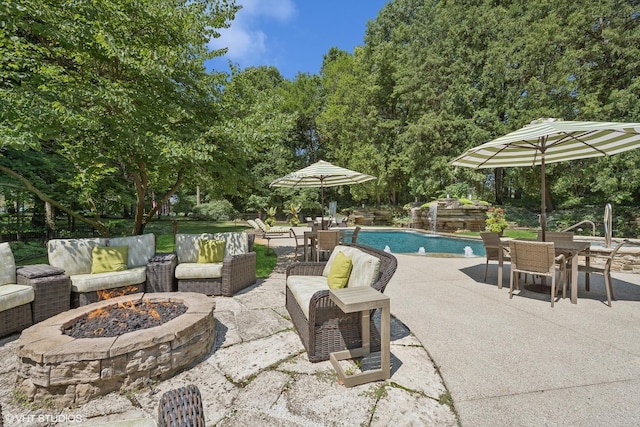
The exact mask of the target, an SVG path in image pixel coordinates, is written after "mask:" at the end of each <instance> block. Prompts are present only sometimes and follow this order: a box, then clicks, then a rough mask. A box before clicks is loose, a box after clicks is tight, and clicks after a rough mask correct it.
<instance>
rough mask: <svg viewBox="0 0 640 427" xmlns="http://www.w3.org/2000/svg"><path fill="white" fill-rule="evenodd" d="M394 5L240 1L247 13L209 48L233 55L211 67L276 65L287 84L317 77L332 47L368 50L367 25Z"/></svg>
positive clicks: (380, 1) (379, 1) (346, 0)
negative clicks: (300, 74)
mask: <svg viewBox="0 0 640 427" xmlns="http://www.w3.org/2000/svg"><path fill="white" fill-rule="evenodd" d="M388 1H390V0H237V1H236V3H237V4H239V5H242V6H243V9H242V10H240V11H239V12H238V13H237V14H236V19H235V20H234V21H233V22H232V23H231V27H230V28H228V29H223V30H221V31H220V33H221V34H222V36H221V37H220V38H218V39H215V40H212V42H211V43H210V46H211V47H212V48H215V49H218V48H221V47H228V48H229V51H228V53H227V54H226V55H225V56H223V57H218V58H215V59H213V60H211V61H209V62H208V63H207V66H208V68H213V69H216V70H218V71H229V66H228V64H229V61H231V62H233V63H235V64H237V65H239V66H240V68H246V67H249V66H258V65H271V66H274V67H276V68H278V70H280V73H281V74H282V75H283V76H284V77H285V78H287V79H290V80H293V79H294V78H295V76H296V75H297V74H298V72H303V73H310V74H318V73H319V72H320V66H321V65H322V57H323V55H324V54H326V53H327V52H328V51H329V49H330V48H331V47H338V48H340V49H342V50H346V51H348V52H353V48H354V47H355V46H359V45H362V44H364V34H365V30H366V28H367V21H369V20H373V19H375V18H376V17H377V16H378V12H379V11H380V9H382V7H383V6H384V5H385V4H386V3H387V2H388Z"/></svg>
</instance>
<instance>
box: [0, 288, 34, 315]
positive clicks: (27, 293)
mask: <svg viewBox="0 0 640 427" xmlns="http://www.w3.org/2000/svg"><path fill="white" fill-rule="evenodd" d="M34 298H35V292H34V291H33V288H32V287H31V286H26V285H2V286H0V311H5V310H9V309H11V308H15V307H19V306H21V305H25V304H29V303H30V302H31V301H33V299H34Z"/></svg>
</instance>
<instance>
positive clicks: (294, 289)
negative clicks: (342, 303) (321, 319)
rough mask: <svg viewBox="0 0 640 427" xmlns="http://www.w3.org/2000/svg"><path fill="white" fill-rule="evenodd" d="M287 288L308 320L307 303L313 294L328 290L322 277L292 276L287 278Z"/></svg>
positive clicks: (324, 278) (327, 285) (325, 279)
mask: <svg viewBox="0 0 640 427" xmlns="http://www.w3.org/2000/svg"><path fill="white" fill-rule="evenodd" d="M287 286H288V287H289V289H290V290H291V293H292V294H293V297H294V298H295V299H296V301H297V302H298V305H299V306H300V308H301V309H302V312H303V313H304V315H305V317H306V318H307V319H309V302H310V301H311V297H312V296H313V294H315V293H316V292H318V291H326V290H329V284H328V283H327V278H326V277H324V276H295V275H292V276H289V277H287Z"/></svg>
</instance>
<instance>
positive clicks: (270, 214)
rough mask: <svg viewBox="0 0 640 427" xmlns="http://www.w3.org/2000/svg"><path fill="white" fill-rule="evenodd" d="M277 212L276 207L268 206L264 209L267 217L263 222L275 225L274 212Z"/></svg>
mask: <svg viewBox="0 0 640 427" xmlns="http://www.w3.org/2000/svg"><path fill="white" fill-rule="evenodd" d="M277 212H278V208H276V207H275V206H271V207H268V208H267V209H265V213H266V214H267V219H265V220H264V223H265V224H267V225H268V226H274V225H276V213H277Z"/></svg>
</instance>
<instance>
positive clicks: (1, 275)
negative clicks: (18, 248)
mask: <svg viewBox="0 0 640 427" xmlns="http://www.w3.org/2000/svg"><path fill="white" fill-rule="evenodd" d="M15 283H16V260H15V258H14V257H13V252H12V251H11V246H9V243H6V242H5V243H0V285H6V284H15Z"/></svg>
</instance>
